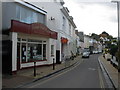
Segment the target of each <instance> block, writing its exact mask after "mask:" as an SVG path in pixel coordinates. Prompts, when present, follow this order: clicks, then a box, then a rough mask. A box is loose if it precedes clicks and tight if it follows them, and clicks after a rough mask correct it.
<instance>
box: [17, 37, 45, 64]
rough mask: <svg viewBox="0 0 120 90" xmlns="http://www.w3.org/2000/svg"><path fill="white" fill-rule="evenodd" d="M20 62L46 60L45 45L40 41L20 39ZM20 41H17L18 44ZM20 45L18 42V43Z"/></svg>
mask: <svg viewBox="0 0 120 90" xmlns="http://www.w3.org/2000/svg"><path fill="white" fill-rule="evenodd" d="M18 39H19V38H18ZM21 40H22V41H26V42H21V51H20V53H21V61H22V62H31V61H35V60H46V59H47V58H46V44H45V42H44V43H42V42H43V41H41V40H30V39H28V40H27V39H21ZM19 41H20V40H18V42H19ZM19 43H20V42H19Z"/></svg>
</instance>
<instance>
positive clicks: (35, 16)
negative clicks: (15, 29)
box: [16, 5, 45, 24]
mask: <svg viewBox="0 0 120 90" xmlns="http://www.w3.org/2000/svg"><path fill="white" fill-rule="evenodd" d="M16 19H17V20H19V21H22V22H25V23H29V24H30V23H35V22H40V23H42V24H45V15H44V14H41V13H38V12H36V11H34V10H31V9H29V8H26V7H23V6H19V5H18V6H16Z"/></svg>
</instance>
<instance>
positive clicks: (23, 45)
mask: <svg viewBox="0 0 120 90" xmlns="http://www.w3.org/2000/svg"><path fill="white" fill-rule="evenodd" d="M21 49H22V50H21V56H22V57H21V59H22V62H26V55H27V54H26V44H24V43H22V48H21Z"/></svg>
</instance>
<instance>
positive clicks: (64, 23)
mask: <svg viewBox="0 0 120 90" xmlns="http://www.w3.org/2000/svg"><path fill="white" fill-rule="evenodd" d="M62 27H63V29H65V27H66V20H65V17H63V25H62Z"/></svg>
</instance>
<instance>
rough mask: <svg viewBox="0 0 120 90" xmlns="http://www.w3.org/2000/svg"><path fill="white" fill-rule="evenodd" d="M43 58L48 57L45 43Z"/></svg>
mask: <svg viewBox="0 0 120 90" xmlns="http://www.w3.org/2000/svg"><path fill="white" fill-rule="evenodd" d="M43 59H46V44H43Z"/></svg>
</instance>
